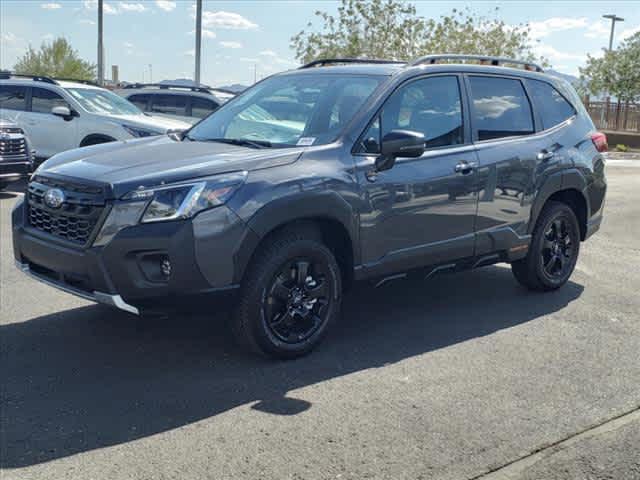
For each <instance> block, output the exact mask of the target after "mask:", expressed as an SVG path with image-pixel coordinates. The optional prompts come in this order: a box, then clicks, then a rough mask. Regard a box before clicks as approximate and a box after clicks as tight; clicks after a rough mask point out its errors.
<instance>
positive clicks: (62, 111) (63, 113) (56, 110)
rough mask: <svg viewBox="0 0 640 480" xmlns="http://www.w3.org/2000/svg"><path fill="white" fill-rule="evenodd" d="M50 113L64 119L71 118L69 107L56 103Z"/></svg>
mask: <svg viewBox="0 0 640 480" xmlns="http://www.w3.org/2000/svg"><path fill="white" fill-rule="evenodd" d="M51 113H52V114H53V115H55V116H56V117H62V118H64V119H65V120H70V119H71V109H70V108H69V107H65V106H64V105H58V106H57V107H53V108H52V109H51Z"/></svg>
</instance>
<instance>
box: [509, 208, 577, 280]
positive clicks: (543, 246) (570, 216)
mask: <svg viewBox="0 0 640 480" xmlns="http://www.w3.org/2000/svg"><path fill="white" fill-rule="evenodd" d="M579 253H580V227H579V225H578V219H577V218H576V215H575V213H574V212H573V210H572V209H571V208H570V207H569V206H568V205H567V204H565V203H562V202H556V201H550V202H548V203H547V204H546V205H545V207H544V209H543V210H542V212H541V213H540V216H539V217H538V221H537V222H536V226H535V228H534V230H533V238H532V240H531V244H530V246H529V251H528V253H527V256H526V257H525V258H523V259H521V260H517V261H515V262H513V263H512V264H511V270H512V272H513V275H514V276H515V278H516V280H518V282H520V283H521V284H522V285H524V286H525V287H527V288H528V289H530V290H538V291H549V290H556V289H558V288H560V287H561V286H563V285H564V284H565V283H567V281H568V280H569V277H570V276H571V274H572V273H573V270H574V268H575V266H576V262H577V261H578V254H579Z"/></svg>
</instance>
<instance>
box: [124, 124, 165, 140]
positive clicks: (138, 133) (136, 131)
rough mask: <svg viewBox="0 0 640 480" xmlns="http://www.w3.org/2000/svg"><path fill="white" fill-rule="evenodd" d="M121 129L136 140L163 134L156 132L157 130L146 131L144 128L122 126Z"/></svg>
mask: <svg viewBox="0 0 640 480" xmlns="http://www.w3.org/2000/svg"><path fill="white" fill-rule="evenodd" d="M122 128H124V129H125V130H126V131H127V132H128V133H129V135H131V136H133V137H138V138H140V137H151V136H153V135H162V134H164V132H158V131H157V130H147V129H146V128H139V127H132V126H131V125H122Z"/></svg>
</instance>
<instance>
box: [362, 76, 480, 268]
mask: <svg viewBox="0 0 640 480" xmlns="http://www.w3.org/2000/svg"><path fill="white" fill-rule="evenodd" d="M461 92H462V90H461V78H460V77H459V76H457V75H437V76H436V75H433V76H427V77H422V78H420V79H417V80H412V81H409V82H408V83H405V84H403V85H401V86H400V87H399V88H398V89H397V90H396V91H395V92H394V93H393V94H392V95H391V96H390V97H389V99H388V100H387V101H386V103H385V105H384V106H383V109H382V112H381V113H380V115H379V116H378V117H377V118H376V119H375V120H374V121H373V123H372V124H371V126H370V127H369V129H368V130H367V132H366V133H365V135H364V136H363V138H362V139H361V142H360V145H359V146H358V148H359V149H360V151H361V153H358V154H357V156H356V163H357V172H358V173H357V174H358V181H359V183H360V185H361V200H362V204H361V209H360V239H361V247H362V248H361V252H362V260H363V264H364V268H365V269H367V270H368V271H369V273H370V274H375V273H381V274H382V273H387V272H391V271H401V270H409V269H411V268H415V267H421V266H426V265H435V264H442V263H445V262H452V261H454V260H457V259H461V258H464V257H471V256H472V255H473V246H474V221H475V215H476V207H477V192H476V187H475V178H476V171H475V166H476V165H477V158H476V152H475V149H474V147H473V145H471V142H470V135H469V132H467V131H466V130H465V122H464V120H463V118H464V115H463V108H462V105H463V103H462V100H461V99H462V95H461ZM394 129H404V130H413V131H418V132H421V133H423V134H424V136H425V139H426V142H425V146H426V152H425V153H424V155H422V156H421V157H419V158H398V159H397V160H396V164H395V165H394V167H393V168H391V169H390V170H387V171H383V172H379V173H377V174H376V175H371V172H372V167H373V162H374V161H375V158H376V153H377V152H378V151H379V145H380V139H381V138H382V137H384V135H385V134H386V133H388V132H389V131H391V130H394Z"/></svg>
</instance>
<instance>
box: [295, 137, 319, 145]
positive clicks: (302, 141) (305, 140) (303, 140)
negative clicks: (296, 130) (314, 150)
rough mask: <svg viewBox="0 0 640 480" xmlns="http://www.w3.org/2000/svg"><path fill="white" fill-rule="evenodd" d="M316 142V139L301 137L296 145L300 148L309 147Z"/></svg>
mask: <svg viewBox="0 0 640 480" xmlns="http://www.w3.org/2000/svg"><path fill="white" fill-rule="evenodd" d="M315 141H316V137H300V139H299V140H298V143H296V145H297V146H299V147H309V146H311V145H313V142H315Z"/></svg>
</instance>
